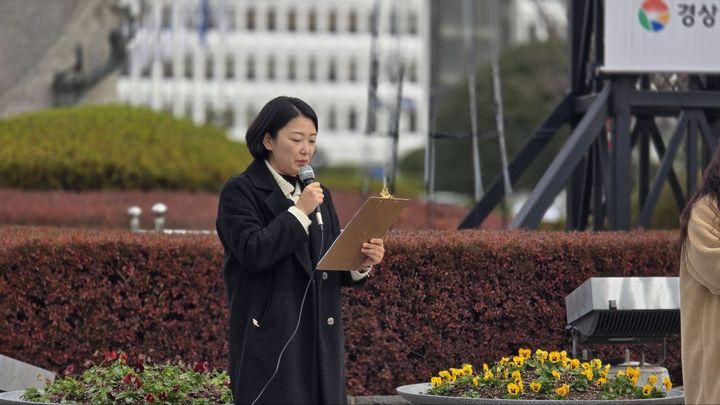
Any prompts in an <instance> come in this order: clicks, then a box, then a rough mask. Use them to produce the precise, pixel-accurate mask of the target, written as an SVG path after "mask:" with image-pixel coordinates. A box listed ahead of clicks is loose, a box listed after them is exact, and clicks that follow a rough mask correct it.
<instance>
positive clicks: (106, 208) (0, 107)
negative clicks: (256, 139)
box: [0, 0, 660, 229]
mask: <svg viewBox="0 0 720 405" xmlns="http://www.w3.org/2000/svg"><path fill="white" fill-rule="evenodd" d="M566 8H567V4H566V1H564V0H534V1H533V0H442V1H440V0H346V1H342V2H338V1H330V0H315V1H311V0H296V1H291V0H267V1H259V0H174V1H171V0H3V1H1V2H0V119H1V120H0V223H3V224H33V225H53V226H82V227H86V226H89V227H108V228H122V227H127V226H128V223H129V217H128V213H127V210H128V208H129V207H130V206H138V207H140V208H141V210H142V215H141V217H140V219H141V226H142V227H145V228H148V227H152V217H151V216H152V213H151V209H150V207H151V206H152V205H153V204H154V203H157V202H162V203H164V204H165V205H166V206H167V209H168V210H167V218H166V226H167V227H170V228H184V229H213V228H214V218H215V213H216V207H217V193H218V192H219V190H220V188H221V186H222V184H223V183H224V181H225V180H226V179H227V178H228V177H230V176H232V175H235V174H237V173H239V172H241V171H242V170H243V169H244V168H245V167H246V166H247V164H248V163H249V161H250V156H249V154H248V153H247V151H246V149H245V147H244V145H243V144H242V142H243V141H244V134H245V129H246V127H247V125H248V124H249V122H250V120H251V119H252V118H253V117H254V116H255V115H256V114H257V112H258V111H259V109H260V108H261V107H262V105H263V104H264V103H265V102H267V101H268V100H270V99H271V98H273V97H275V96H277V95H291V96H296V97H300V98H302V99H304V100H306V101H307V102H308V103H310V105H312V106H313V108H314V109H315V110H316V112H317V113H318V116H319V135H320V137H319V142H318V144H319V146H318V153H317V155H316V157H315V159H314V161H313V166H314V167H315V169H316V171H317V174H318V180H319V181H321V182H322V183H324V184H326V185H327V186H329V187H330V189H331V190H332V192H333V199H334V200H335V203H336V206H338V211H339V214H340V216H341V222H343V223H345V222H346V221H347V220H349V218H350V217H351V215H352V214H353V213H354V212H355V210H356V209H357V208H358V207H359V205H360V204H361V203H362V201H364V199H365V198H366V196H367V195H369V194H377V193H378V192H379V191H380V189H381V188H382V187H383V185H384V184H385V185H387V186H388V187H389V188H390V190H391V192H393V194H395V195H398V196H403V197H408V198H412V199H413V200H414V203H413V205H412V207H411V208H410V209H407V210H406V211H405V212H404V214H403V218H401V220H400V221H399V222H398V223H397V224H396V225H395V227H396V228H398V229H421V228H434V229H451V228H455V227H457V225H458V223H459V222H460V221H461V220H462V219H463V217H464V216H465V215H466V214H467V212H468V211H469V209H470V208H471V207H472V206H473V205H474V203H475V201H477V200H478V196H479V195H480V193H481V192H482V189H483V186H487V184H489V182H490V181H491V180H493V179H494V178H496V177H498V176H500V175H501V173H502V170H503V168H504V167H506V165H507V160H508V158H512V157H513V156H514V155H515V154H516V152H517V151H518V149H519V148H520V147H521V146H522V145H523V144H524V142H526V140H527V139H528V137H529V135H530V134H531V133H532V131H533V130H534V129H535V128H536V127H537V126H538V124H539V123H540V122H542V120H543V118H544V117H545V116H546V115H547V114H548V113H549V111H550V110H551V109H552V108H553V107H554V106H555V105H556V104H557V102H558V101H559V100H560V99H561V98H562V97H563V95H564V94H565V93H566V92H567V88H568V85H567V77H568V73H567V72H568V67H567V66H568V63H567V53H568V52H567V49H566V42H565V41H566V33H567V11H566ZM472 135H475V136H474V137H473V136H472ZM556 138H557V139H556V140H555V141H553V142H554V143H558V144H557V145H552V144H551V145H550V147H548V148H546V150H545V152H544V155H542V156H541V157H540V158H539V159H537V160H536V161H535V163H534V165H535V166H537V169H531V170H528V171H527V172H526V174H525V175H524V176H523V177H522V178H521V179H520V180H519V181H518V182H517V183H515V185H514V188H515V190H514V194H513V196H512V201H511V200H507V201H505V202H504V204H502V207H501V208H499V209H498V210H497V212H496V213H494V214H493V215H491V216H490V217H488V219H486V220H485V222H484V223H483V225H482V227H484V228H494V229H498V228H503V227H505V224H506V223H507V217H508V216H509V215H512V211H513V210H514V209H517V208H516V207H519V206H520V205H522V201H523V199H524V198H526V197H525V196H526V195H527V192H528V191H529V190H530V189H532V187H533V185H534V184H535V183H536V182H537V180H538V179H539V178H540V176H541V175H542V173H543V170H544V167H546V166H547V165H548V163H549V162H550V160H551V159H552V158H553V157H554V156H555V153H556V152H557V150H558V148H559V146H560V144H559V143H561V142H562V141H558V139H561V138H562V137H556ZM430 139H432V143H433V146H432V147H433V150H432V154H430V153H429V151H428V148H427V147H428V145H429V140H430ZM431 159H432V160H431ZM533 167H534V166H533ZM564 201H565V200H564V198H562V196H560V197H559V198H558V199H557V203H556V204H554V205H553V206H552V207H551V208H550V209H549V210H548V212H547V214H546V216H545V220H546V222H545V224H544V225H543V226H545V227H548V228H562V227H563V225H562V224H563V215H564V212H565V209H564V207H563V204H564ZM659 209H660V208H659Z"/></svg>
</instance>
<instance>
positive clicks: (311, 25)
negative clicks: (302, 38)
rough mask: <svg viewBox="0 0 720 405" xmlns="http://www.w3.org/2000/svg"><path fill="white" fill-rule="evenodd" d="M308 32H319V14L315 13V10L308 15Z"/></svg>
mask: <svg viewBox="0 0 720 405" xmlns="http://www.w3.org/2000/svg"><path fill="white" fill-rule="evenodd" d="M308 31H310V32H315V31H317V14H316V13H315V10H310V12H309V13H308Z"/></svg>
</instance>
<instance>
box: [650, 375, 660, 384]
mask: <svg viewBox="0 0 720 405" xmlns="http://www.w3.org/2000/svg"><path fill="white" fill-rule="evenodd" d="M657 378H658V377H657V376H656V375H655V374H653V375H651V376H650V377H648V379H647V383H648V384H650V385H655V383H656V382H657Z"/></svg>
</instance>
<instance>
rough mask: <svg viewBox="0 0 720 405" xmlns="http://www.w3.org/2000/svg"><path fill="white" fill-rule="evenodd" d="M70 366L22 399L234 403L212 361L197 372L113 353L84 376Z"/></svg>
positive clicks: (133, 404)
mask: <svg viewBox="0 0 720 405" xmlns="http://www.w3.org/2000/svg"><path fill="white" fill-rule="evenodd" d="M74 372H75V368H74V367H73V366H69V367H68V368H67V369H65V372H64V373H63V374H64V376H63V377H62V378H60V379H58V380H56V381H55V382H53V383H52V384H50V385H48V386H47V387H46V388H45V389H44V390H38V389H37V388H29V389H28V390H26V391H25V394H24V395H23V397H22V398H23V399H24V400H26V401H32V402H40V403H68V402H69V403H77V404H81V405H84V404H125V405H142V404H152V403H159V404H165V405H171V404H196V405H200V404H227V403H230V402H232V396H231V392H230V388H229V385H230V380H229V377H228V376H227V374H226V373H225V372H218V371H211V370H210V369H209V366H208V363H207V362H200V363H196V364H195V365H194V366H193V367H190V366H189V365H187V364H184V363H182V362H177V363H175V364H171V363H166V364H163V365H158V364H152V363H151V362H149V361H147V359H146V358H145V357H144V356H138V357H137V358H135V359H130V358H129V357H128V355H127V354H126V353H124V352H120V353H116V352H108V353H106V354H105V359H104V361H103V362H102V363H100V364H99V365H96V366H93V367H91V368H89V369H88V370H86V371H85V372H83V373H82V374H80V375H74Z"/></svg>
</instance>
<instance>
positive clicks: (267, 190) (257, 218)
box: [216, 160, 353, 404]
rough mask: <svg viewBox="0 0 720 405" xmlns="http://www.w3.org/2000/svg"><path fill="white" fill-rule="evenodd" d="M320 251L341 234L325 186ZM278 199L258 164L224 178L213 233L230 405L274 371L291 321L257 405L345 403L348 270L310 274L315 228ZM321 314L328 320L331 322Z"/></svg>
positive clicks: (254, 391)
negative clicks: (221, 284)
mask: <svg viewBox="0 0 720 405" xmlns="http://www.w3.org/2000/svg"><path fill="white" fill-rule="evenodd" d="M323 191H324V193H325V199H324V202H323V204H322V205H321V213H322V217H323V221H324V223H325V224H324V227H325V229H324V232H322V234H323V235H322V249H321V250H322V252H324V251H325V250H327V249H328V248H329V247H330V245H331V244H332V242H333V241H334V240H335V238H336V237H337V236H338V235H339V234H340V228H339V222H338V218H337V213H336V212H335V208H334V207H333V203H332V198H331V196H330V193H329V191H328V190H327V189H326V188H324V187H323ZM292 205H293V202H292V201H291V200H289V199H288V198H286V197H285V195H283V192H282V191H281V190H280V186H278V184H277V182H276V181H275V179H274V178H273V176H272V174H271V173H270V170H269V169H268V168H267V167H266V166H265V162H264V161H262V160H255V161H253V162H252V163H251V164H250V165H249V166H248V168H247V169H246V171H245V172H243V173H241V174H240V175H239V176H237V177H233V178H231V179H230V180H228V182H227V183H226V184H225V186H224V187H223V190H222V192H221V194H220V203H219V208H218V217H217V224H216V225H217V231H218V236H219V237H220V241H221V242H222V245H223V248H224V265H223V273H224V279H225V285H226V289H227V297H228V304H229V307H230V327H229V329H230V331H229V332H230V334H229V342H228V343H229V344H228V347H229V356H230V366H229V374H230V380H231V386H232V390H233V396H234V399H235V404H246V403H251V402H252V401H253V400H254V399H255V398H256V397H257V396H258V394H259V393H260V391H261V390H262V388H263V386H264V385H265V384H266V382H267V381H268V379H269V378H270V376H271V375H272V373H273V372H274V370H275V365H276V363H277V359H278V355H279V354H280V351H281V349H282V347H283V345H284V344H285V343H286V342H287V340H288V338H289V337H290V335H291V334H292V332H293V330H294V329H295V326H296V324H297V321H298V315H299V313H300V306H301V302H302V299H303V294H304V292H305V288H306V286H307V285H308V282H309V281H310V279H311V278H312V281H310V285H309V287H308V292H307V297H306V298H305V304H304V307H303V311H302V312H303V313H302V321H301V323H300V327H299V329H298V331H297V334H296V336H295V338H294V339H293V340H292V342H291V343H290V345H289V346H288V347H287V349H286V351H285V354H284V355H283V359H282V362H281V363H280V368H279V370H278V373H277V375H276V376H275V378H274V379H273V381H272V382H271V383H270V385H269V386H268V387H267V389H266V390H265V392H264V393H263V394H262V396H261V397H260V399H259V400H258V402H257V403H258V404H344V403H346V402H347V397H346V393H345V392H346V391H345V367H344V364H343V363H344V350H345V340H344V335H343V323H342V314H341V296H340V287H341V286H344V285H352V284H353V281H352V278H351V276H350V274H349V273H347V272H328V277H327V279H323V278H322V276H321V272H314V271H313V270H314V268H315V265H316V261H317V258H318V257H319V252H318V251H319V250H320V247H321V231H320V227H319V226H318V225H316V224H314V223H313V224H312V225H311V226H310V230H309V232H310V235H308V234H307V233H306V232H305V229H304V228H303V226H302V225H301V224H300V222H299V221H298V220H297V218H295V216H293V214H291V213H290V212H288V208H289V207H290V206H292ZM328 318H334V319H335V322H334V324H332V325H329V324H328V322H327V320H328Z"/></svg>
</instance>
